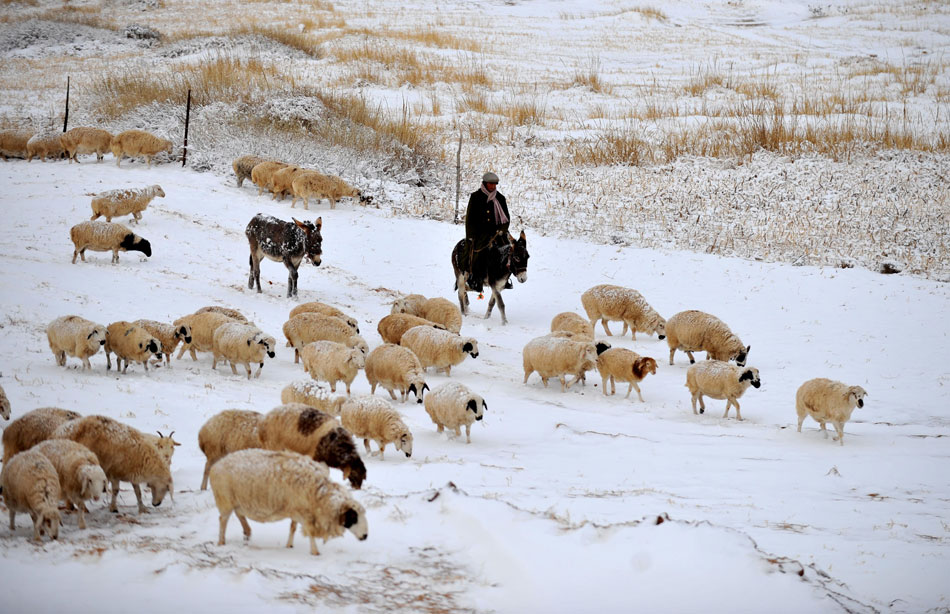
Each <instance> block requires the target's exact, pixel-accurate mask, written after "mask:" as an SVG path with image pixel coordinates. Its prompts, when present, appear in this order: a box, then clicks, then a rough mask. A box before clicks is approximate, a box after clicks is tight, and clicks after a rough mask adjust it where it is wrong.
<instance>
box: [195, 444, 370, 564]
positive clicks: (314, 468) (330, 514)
mask: <svg viewBox="0 0 950 614" xmlns="http://www.w3.org/2000/svg"><path fill="white" fill-rule="evenodd" d="M211 490H212V492H213V493H214V502H215V505H217V507H218V512H219V514H220V526H219V531H218V545H219V546H223V545H224V544H225V539H224V537H225V532H226V530H227V527H228V520H229V519H230V518H231V513H232V512H234V513H235V514H236V515H237V517H238V520H240V521H241V527H242V528H243V529H244V540H245V541H247V540H249V539H250V538H251V526H250V525H249V524H248V523H247V519H248V518H250V519H251V520H254V521H256V522H274V521H276V520H282V519H284V518H290V535H289V537H288V538H287V547H288V548H291V547H293V545H294V532H295V531H296V529H297V523H300V529H301V531H302V532H303V534H304V535H306V536H307V537H309V538H310V554H312V555H318V554H320V552H319V551H318V550H317V544H316V541H315V540H316V539H317V538H318V537H319V538H322V539H323V541H324V542H326V541H327V540H328V539H330V538H331V537H337V536H340V535H342V534H343V531H344V530H345V529H349V530H350V532H351V533H353V535H355V536H356V538H357V539H359V540H360V541H362V540H365V539H366V537H367V535H368V534H369V528H368V526H367V522H366V510H364V509H363V506H362V505H360V504H359V503H358V502H357V501H356V500H355V499H353V498H352V497H351V496H350V494H349V493H348V492H347V491H346V489H345V488H344V487H343V486H341V485H339V484H337V483H335V482H333V481H332V480H330V478H329V474H328V471H327V468H326V465H324V464H323V463H319V462H316V461H314V460H311V459H309V458H307V457H306V456H303V455H301V454H297V453H295V452H276V451H271V450H242V451H240V452H235V453H234V454H229V455H228V456H227V457H225V458H222V459H221V460H220V461H219V462H217V463H216V464H215V465H214V467H212V468H211Z"/></svg>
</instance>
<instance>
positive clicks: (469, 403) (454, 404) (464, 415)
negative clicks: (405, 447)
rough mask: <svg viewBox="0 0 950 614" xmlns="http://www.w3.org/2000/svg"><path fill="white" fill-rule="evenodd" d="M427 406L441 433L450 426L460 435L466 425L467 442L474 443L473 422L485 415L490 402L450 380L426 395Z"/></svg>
mask: <svg viewBox="0 0 950 614" xmlns="http://www.w3.org/2000/svg"><path fill="white" fill-rule="evenodd" d="M425 407H426V413H427V414H429V417H430V418H431V419H432V422H433V423H434V424H435V425H436V427H437V428H438V431H439V432H440V433H441V432H442V431H443V430H444V429H445V428H446V427H448V428H450V429H453V430H454V431H455V436H456V437H459V436H461V434H462V431H461V427H463V426H464V427H465V442H466V443H472V423H473V422H475V421H476V420H481V419H482V418H483V417H484V415H485V411H486V410H487V409H488V404H487V403H485V399H483V398H482V397H481V395H478V394H475V393H474V392H472V391H471V390H469V389H468V388H467V387H465V386H463V385H462V384H459V383H457V382H449V383H447V384H443V385H442V386H439V387H438V388H436V389H435V390H433V391H432V392H430V393H429V394H428V395H426V401H425Z"/></svg>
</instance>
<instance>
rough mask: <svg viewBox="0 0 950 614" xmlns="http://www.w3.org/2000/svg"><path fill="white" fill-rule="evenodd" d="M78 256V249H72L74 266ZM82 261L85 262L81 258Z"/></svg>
mask: <svg viewBox="0 0 950 614" xmlns="http://www.w3.org/2000/svg"><path fill="white" fill-rule="evenodd" d="M78 255H79V250H78V249H74V250H73V264H76V256H78ZM82 261H83V262H85V261H86V259H85V258H83V260H82Z"/></svg>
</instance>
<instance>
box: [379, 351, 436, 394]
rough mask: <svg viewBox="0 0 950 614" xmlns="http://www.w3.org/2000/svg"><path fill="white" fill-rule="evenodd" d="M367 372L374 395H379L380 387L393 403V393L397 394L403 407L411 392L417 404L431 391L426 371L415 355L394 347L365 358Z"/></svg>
mask: <svg viewBox="0 0 950 614" xmlns="http://www.w3.org/2000/svg"><path fill="white" fill-rule="evenodd" d="M364 372H365V373H366V380H367V381H368V382H369V385H370V391H371V392H372V394H376V386H377V385H380V386H382V387H383V388H385V389H386V390H388V391H389V396H390V397H392V399H393V401H395V400H396V394H395V392H393V391H394V390H398V391H399V395H400V399H401V401H402V402H403V403H405V402H406V400H407V399H408V398H409V393H410V392H411V393H413V394H414V395H416V403H422V396H423V395H424V394H425V391H426V390H428V389H429V386H428V384H426V380H425V371H424V370H423V369H422V364H421V363H420V362H419V359H418V358H417V357H416V355H415V354H413V353H412V350H410V349H408V348H404V347H402V346H400V345H396V344H394V343H386V344H383V345H381V346H379V347H377V348H374V349H373V351H372V352H370V353H369V356H367V357H366V367H365V371H364Z"/></svg>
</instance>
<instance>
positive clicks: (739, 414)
mask: <svg viewBox="0 0 950 614" xmlns="http://www.w3.org/2000/svg"><path fill="white" fill-rule="evenodd" d="M732 404H733V405H735V406H736V420H739V421H740V422H741V421H742V414H741V413H739V401H733V402H732Z"/></svg>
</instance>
